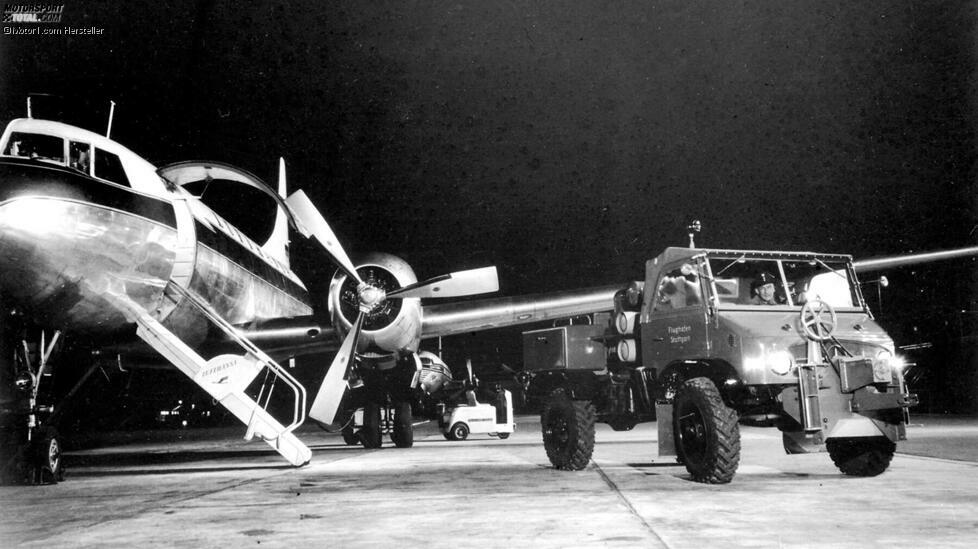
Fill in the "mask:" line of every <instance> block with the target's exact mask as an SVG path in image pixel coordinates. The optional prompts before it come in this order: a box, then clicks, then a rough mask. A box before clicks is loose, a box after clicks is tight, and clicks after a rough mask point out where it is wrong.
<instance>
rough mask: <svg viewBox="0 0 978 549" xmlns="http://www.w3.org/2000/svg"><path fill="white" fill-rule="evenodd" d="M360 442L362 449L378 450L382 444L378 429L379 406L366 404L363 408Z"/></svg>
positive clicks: (377, 404)
mask: <svg viewBox="0 0 978 549" xmlns="http://www.w3.org/2000/svg"><path fill="white" fill-rule="evenodd" d="M360 442H361V444H363V447H364V448H380V446H381V444H383V441H382V438H381V429H380V404H379V403H377V402H374V401H370V402H367V404H366V405H365V406H364V407H363V427H362V428H361V429H360Z"/></svg>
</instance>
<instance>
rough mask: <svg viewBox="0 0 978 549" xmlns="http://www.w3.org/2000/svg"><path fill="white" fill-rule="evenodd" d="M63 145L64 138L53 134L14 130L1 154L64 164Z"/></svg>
mask: <svg viewBox="0 0 978 549" xmlns="http://www.w3.org/2000/svg"><path fill="white" fill-rule="evenodd" d="M64 146H65V142H64V140H63V139H61V138H60V137H54V136H53V135H41V134H36V133H21V132H14V133H11V134H10V140H9V141H8V142H7V148H6V149H5V150H4V151H3V154H4V155H6V156H21V157H24V158H32V159H35V160H44V161H47V162H57V163H59V164H64V161H65V150H64Z"/></svg>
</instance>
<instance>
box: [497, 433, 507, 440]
mask: <svg viewBox="0 0 978 549" xmlns="http://www.w3.org/2000/svg"><path fill="white" fill-rule="evenodd" d="M496 436H498V437H499V438H500V439H502V440H506V439H507V438H509V433H499V434H498V435H496Z"/></svg>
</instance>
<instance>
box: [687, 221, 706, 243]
mask: <svg viewBox="0 0 978 549" xmlns="http://www.w3.org/2000/svg"><path fill="white" fill-rule="evenodd" d="M702 228H703V224H702V223H700V220H699V219H694V220H693V221H692V222H690V224H689V225H687V226H686V230H687V231H689V247H690V248H695V247H696V242H694V241H693V237H694V236H695V235H696V234H697V233H699V232H700V230H701V229H702Z"/></svg>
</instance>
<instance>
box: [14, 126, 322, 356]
mask: <svg viewBox="0 0 978 549" xmlns="http://www.w3.org/2000/svg"><path fill="white" fill-rule="evenodd" d="M35 135H38V136H41V137H42V138H43V139H46V140H48V141H53V140H54V139H58V138H60V139H63V140H64V143H65V145H64V154H63V155H61V156H59V155H58V154H57V152H55V153H51V152H50V151H48V156H47V157H36V156H35V157H31V156H30V155H24V153H25V150H24V147H25V145H24V144H23V143H21V144H19V145H18V146H17V147H14V146H13V142H14V140H16V139H20V140H21V141H27V140H29V139H30V136H35ZM77 144H82V145H84V146H85V147H86V149H87V150H88V151H89V153H94V156H95V161H94V162H93V163H89V164H90V165H82V166H79V165H75V166H73V167H71V162H70V160H71V157H72V154H73V153H72V152H71V151H73V150H74V147H76V146H77ZM0 145H2V149H0V154H2V156H0V260H2V261H3V263H2V266H0V270H2V272H3V275H2V276H0V295H2V299H3V300H4V303H3V305H4V306H5V307H7V306H14V307H17V308H20V309H23V310H24V311H25V312H26V313H28V314H29V316H30V317H31V318H32V319H33V320H34V322H36V323H38V324H40V325H42V326H47V327H51V328H58V329H64V330H69V331H71V332H74V333H80V334H86V335H91V336H96V337H100V336H112V335H121V334H122V333H125V332H126V331H127V330H128V331H130V332H131V326H132V321H131V319H127V318H126V316H125V314H124V313H123V312H122V309H120V307H118V300H119V299H125V300H131V301H132V302H134V303H136V304H138V305H139V306H140V307H142V308H143V309H145V310H147V311H149V312H151V313H152V314H153V315H154V316H155V317H157V319H158V320H160V321H161V322H163V324H164V325H165V326H166V327H167V328H169V329H170V330H171V331H173V332H174V334H176V335H177V336H178V337H179V338H180V339H181V340H183V341H184V342H186V343H187V344H189V345H191V346H194V345H197V344H200V343H201V342H203V341H204V340H205V339H206V338H207V336H208V326H207V323H206V321H205V320H204V319H203V318H202V317H201V315H200V314H199V312H197V311H196V309H194V308H193V307H191V306H189V304H185V303H181V302H179V301H177V302H176V303H174V302H173V301H171V300H169V299H168V298H167V297H165V296H164V290H165V287H166V285H167V283H168V282H169V281H171V280H173V281H177V282H179V283H181V284H183V285H185V286H186V287H189V288H190V289H192V290H193V291H195V292H196V293H198V294H199V295H200V296H202V297H204V298H205V299H206V300H207V302H208V303H209V304H210V305H211V306H212V307H213V308H214V310H215V311H216V312H217V313H218V314H220V315H221V316H222V317H223V318H225V319H227V320H228V321H229V322H230V323H232V324H243V323H248V322H254V321H260V320H262V319H271V318H282V317H290V316H304V315H309V314H311V313H312V307H311V306H310V300H309V296H308V292H307V291H306V289H305V287H304V286H303V285H302V283H301V281H300V280H299V279H298V278H297V277H296V276H295V274H294V273H292V272H291V270H289V268H288V266H287V265H284V264H283V263H282V262H281V261H279V260H277V259H275V258H274V257H271V255H270V254H269V253H267V252H266V251H265V250H263V249H262V247H261V246H259V245H258V244H257V243H255V242H253V241H251V240H250V239H249V238H248V237H247V236H245V235H243V234H242V233H241V232H240V231H238V230H237V229H236V228H235V227H233V226H232V225H230V224H229V223H227V222H226V221H225V220H223V219H222V218H221V217H220V216H219V215H217V214H216V213H214V212H213V211H212V210H210V208H208V207H207V206H206V205H204V204H203V203H201V202H200V201H199V200H198V199H197V198H195V197H194V196H192V195H190V194H189V193H188V192H187V191H186V190H184V189H183V188H181V187H180V186H178V185H173V184H169V183H168V182H166V181H164V180H163V179H162V178H161V177H160V176H159V175H157V174H156V171H155V169H153V167H152V166H151V165H149V164H148V163H146V162H145V161H143V160H142V159H140V158H138V157H137V156H136V155H135V154H134V153H131V152H130V151H128V150H126V149H124V148H123V147H121V146H120V145H118V144H116V143H114V142H112V141H109V140H107V139H105V138H104V137H102V136H99V135H96V134H93V133H91V132H87V131H84V130H80V129H78V128H74V127H72V126H67V125H64V124H59V123H55V122H48V121H40V120H30V119H27V120H17V121H14V122H12V123H11V125H10V127H8V130H7V131H6V132H5V134H4V140H3V142H2V143H0ZM49 149H55V150H56V149H57V145H56V144H55V145H54V146H52V147H49ZM13 153H21V154H13ZM102 157H104V158H106V159H111V160H112V161H114V162H117V165H118V166H119V167H120V168H121V169H122V170H123V171H122V172H118V170H117V171H116V172H115V173H113V172H112V171H110V170H109V169H108V168H104V169H103V171H102V172H101V173H100V172H99V171H98V170H99V167H100V165H104V164H105V162H103V163H102V164H100V163H99V159H100V158H102ZM91 164H94V165H91ZM100 175H104V176H105V177H99V176H100Z"/></svg>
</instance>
